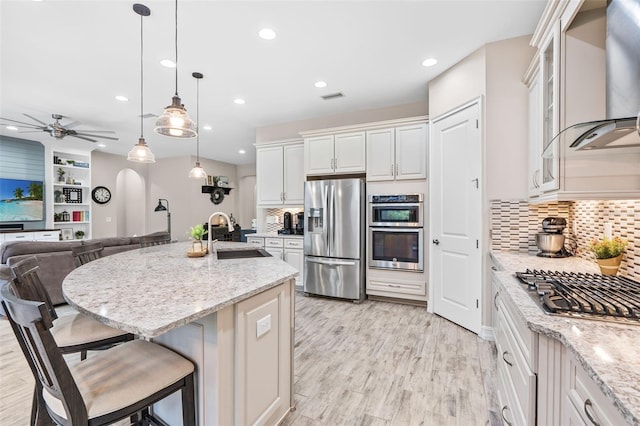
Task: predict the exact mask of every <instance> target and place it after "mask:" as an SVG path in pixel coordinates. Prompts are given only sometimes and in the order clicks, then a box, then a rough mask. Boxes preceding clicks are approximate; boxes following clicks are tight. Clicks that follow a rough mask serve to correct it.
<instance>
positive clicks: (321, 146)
mask: <svg viewBox="0 0 640 426" xmlns="http://www.w3.org/2000/svg"><path fill="white" fill-rule="evenodd" d="M304 149H305V153H304V157H305V171H306V174H307V175H308V176H310V175H331V174H348V173H362V172H364V171H365V169H366V155H365V154H366V146H365V132H354V133H344V134H336V135H323V136H316V137H311V138H306V139H305V141H304Z"/></svg>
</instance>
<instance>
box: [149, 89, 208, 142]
mask: <svg viewBox="0 0 640 426" xmlns="http://www.w3.org/2000/svg"><path fill="white" fill-rule="evenodd" d="M153 130H154V131H155V132H156V133H157V134H159V135H164V136H170V137H174V138H184V139H188V138H194V137H196V136H197V135H198V132H196V125H195V123H194V122H193V120H192V119H191V118H190V117H189V114H187V110H186V109H185V107H184V105H182V103H181V100H180V97H178V96H177V95H176V96H174V97H173V98H172V101H171V105H169V106H167V107H166V108H165V109H164V113H163V114H162V115H161V116H160V117H158V120H156V127H155V129H153Z"/></svg>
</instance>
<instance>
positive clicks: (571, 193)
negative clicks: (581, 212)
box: [524, 1, 640, 202]
mask: <svg viewBox="0 0 640 426" xmlns="http://www.w3.org/2000/svg"><path fill="white" fill-rule="evenodd" d="M598 6H600V7H598ZM606 22H607V15H606V2H604V1H603V2H601V3H600V4H598V3H594V2H582V1H571V2H552V1H550V2H548V3H547V7H546V9H545V11H544V12H543V14H542V18H541V20H540V22H539V23H538V27H537V28H536V31H535V32H534V34H533V37H532V40H531V44H532V45H533V46H534V47H536V48H537V49H538V50H537V54H536V55H535V57H534V58H533V61H532V63H531V65H530V66H529V69H528V70H527V73H526V74H525V76H524V83H525V84H526V85H527V87H528V89H529V141H528V142H529V188H528V189H529V196H530V199H531V201H534V202H548V201H558V200H579V199H628V198H639V197H640V168H639V167H638V166H637V165H638V164H639V163H640V149H638V147H631V148H615V149H594V150H590V151H589V150H584V149H576V148H572V147H571V146H570V145H571V142H572V141H571V140H568V139H564V138H559V137H558V135H559V134H561V132H562V131H563V129H566V128H567V127H569V126H572V125H575V124H579V123H583V122H588V121H593V120H603V119H605V118H615V117H607V116H606V102H607V82H606V62H607V55H606V36H607V27H606ZM564 134H569V132H565V133H564ZM576 136H579V135H576Z"/></svg>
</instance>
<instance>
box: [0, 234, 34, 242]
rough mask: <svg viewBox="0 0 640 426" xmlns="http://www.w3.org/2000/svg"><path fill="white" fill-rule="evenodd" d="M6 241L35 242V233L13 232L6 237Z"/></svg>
mask: <svg viewBox="0 0 640 426" xmlns="http://www.w3.org/2000/svg"><path fill="white" fill-rule="evenodd" d="M4 241H5V242H8V241H33V232H11V233H8V234H5V235H4Z"/></svg>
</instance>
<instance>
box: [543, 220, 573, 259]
mask: <svg viewBox="0 0 640 426" xmlns="http://www.w3.org/2000/svg"><path fill="white" fill-rule="evenodd" d="M566 227H567V220H566V219H564V218H562V217H547V218H545V219H543V221H542V232H539V233H537V234H536V246H538V248H539V249H540V252H539V253H538V254H537V255H538V256H540V257H568V256H569V253H568V252H567V250H566V249H565V248H564V239H565V237H564V234H563V233H562V231H564V228H566Z"/></svg>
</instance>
